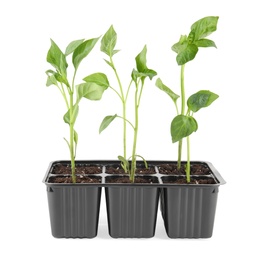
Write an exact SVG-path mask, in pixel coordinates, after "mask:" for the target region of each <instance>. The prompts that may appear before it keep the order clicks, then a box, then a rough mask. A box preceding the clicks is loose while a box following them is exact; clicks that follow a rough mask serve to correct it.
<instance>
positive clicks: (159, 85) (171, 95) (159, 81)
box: [155, 78, 180, 103]
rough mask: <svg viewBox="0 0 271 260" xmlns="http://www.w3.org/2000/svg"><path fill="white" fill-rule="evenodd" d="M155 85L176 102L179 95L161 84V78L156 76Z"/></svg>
mask: <svg viewBox="0 0 271 260" xmlns="http://www.w3.org/2000/svg"><path fill="white" fill-rule="evenodd" d="M155 85H156V87H158V88H159V89H161V90H162V91H164V92H165V93H167V94H168V95H169V96H170V98H171V99H172V100H173V102H174V103H176V101H177V99H178V98H179V97H180V96H179V95H177V94H175V93H174V92H173V91H172V90H171V89H170V88H168V87H167V86H166V85H164V84H163V82H162V80H161V79H160V78H158V79H157V80H156V83H155Z"/></svg>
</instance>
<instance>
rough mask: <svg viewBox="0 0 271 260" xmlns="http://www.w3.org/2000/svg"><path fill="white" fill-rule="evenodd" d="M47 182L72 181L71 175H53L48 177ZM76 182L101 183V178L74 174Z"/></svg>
mask: <svg viewBox="0 0 271 260" xmlns="http://www.w3.org/2000/svg"><path fill="white" fill-rule="evenodd" d="M48 182H49V183H72V178H71V176H55V177H50V178H49V181H48ZM76 183H101V179H99V178H92V177H88V176H83V175H79V176H76Z"/></svg>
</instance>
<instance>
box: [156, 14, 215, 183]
mask: <svg viewBox="0 0 271 260" xmlns="http://www.w3.org/2000/svg"><path fill="white" fill-rule="evenodd" d="M218 18H219V17H217V16H208V17H205V18H202V19H200V20H198V21H196V22H195V23H194V24H192V26H191V31H190V33H189V34H188V36H187V35H181V37H180V39H179V41H178V42H177V43H175V44H174V45H173V46H172V50H173V51H174V52H176V53H177V56H176V61H177V64H178V65H179V66H181V73H180V95H177V94H176V93H174V92H173V91H172V90H171V89H170V88H169V87H167V86H166V85H165V84H164V83H163V82H162V80H161V79H160V78H158V79H157V80H156V86H157V87H158V88H159V89H161V90H162V91H164V92H165V93H166V94H168V95H169V96H170V98H171V99H172V101H173V102H174V105H175V108H176V112H177V116H176V117H174V119H173V120H172V122H171V127H170V132H171V138H172V142H173V143H175V142H178V160H177V169H178V170H180V168H181V154H182V141H183V138H186V140H187V164H186V167H185V170H186V180H187V182H188V183H189V182H190V139H189V136H190V135H191V134H192V133H193V132H195V131H197V129H198V123H197V121H196V119H195V118H194V117H193V114H194V113H195V112H197V111H199V110H200V109H201V108H204V107H208V106H209V105H211V104H212V102H213V101H215V100H216V99H217V98H218V95H217V94H215V93H213V92H211V91H208V90H201V91H198V92H197V93H195V94H193V95H191V96H190V97H189V98H188V100H187V101H186V99H185V87H184V69H185V64H186V63H187V62H189V61H191V60H193V59H194V58H195V57H196V55H197V53H198V50H199V48H200V47H216V45H215V43H214V41H212V40H210V39H207V38H206V37H207V36H209V35H210V34H211V33H213V32H214V31H216V29H217V22H218ZM180 97H181V102H180V103H179V104H178V102H177V101H178V99H179V98H180Z"/></svg>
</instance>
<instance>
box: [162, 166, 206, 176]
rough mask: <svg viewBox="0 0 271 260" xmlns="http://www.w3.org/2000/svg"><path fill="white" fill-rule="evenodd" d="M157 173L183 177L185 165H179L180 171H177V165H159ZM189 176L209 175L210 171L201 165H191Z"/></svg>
mask: <svg viewBox="0 0 271 260" xmlns="http://www.w3.org/2000/svg"><path fill="white" fill-rule="evenodd" d="M158 169H159V173H161V174H168V175H185V174H186V172H185V165H181V169H180V170H178V169H177V164H161V165H159V167H158ZM190 174H191V175H209V174H210V169H209V168H208V167H207V166H205V165H203V164H192V165H191V172H190Z"/></svg>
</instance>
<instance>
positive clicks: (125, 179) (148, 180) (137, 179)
mask: <svg viewBox="0 0 271 260" xmlns="http://www.w3.org/2000/svg"><path fill="white" fill-rule="evenodd" d="M106 182H107V183H131V182H130V179H129V177H128V176H127V177H126V176H123V177H121V176H120V177H117V178H108V179H107V180H106ZM134 183H153V180H152V178H142V177H139V176H136V177H135V182H134Z"/></svg>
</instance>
